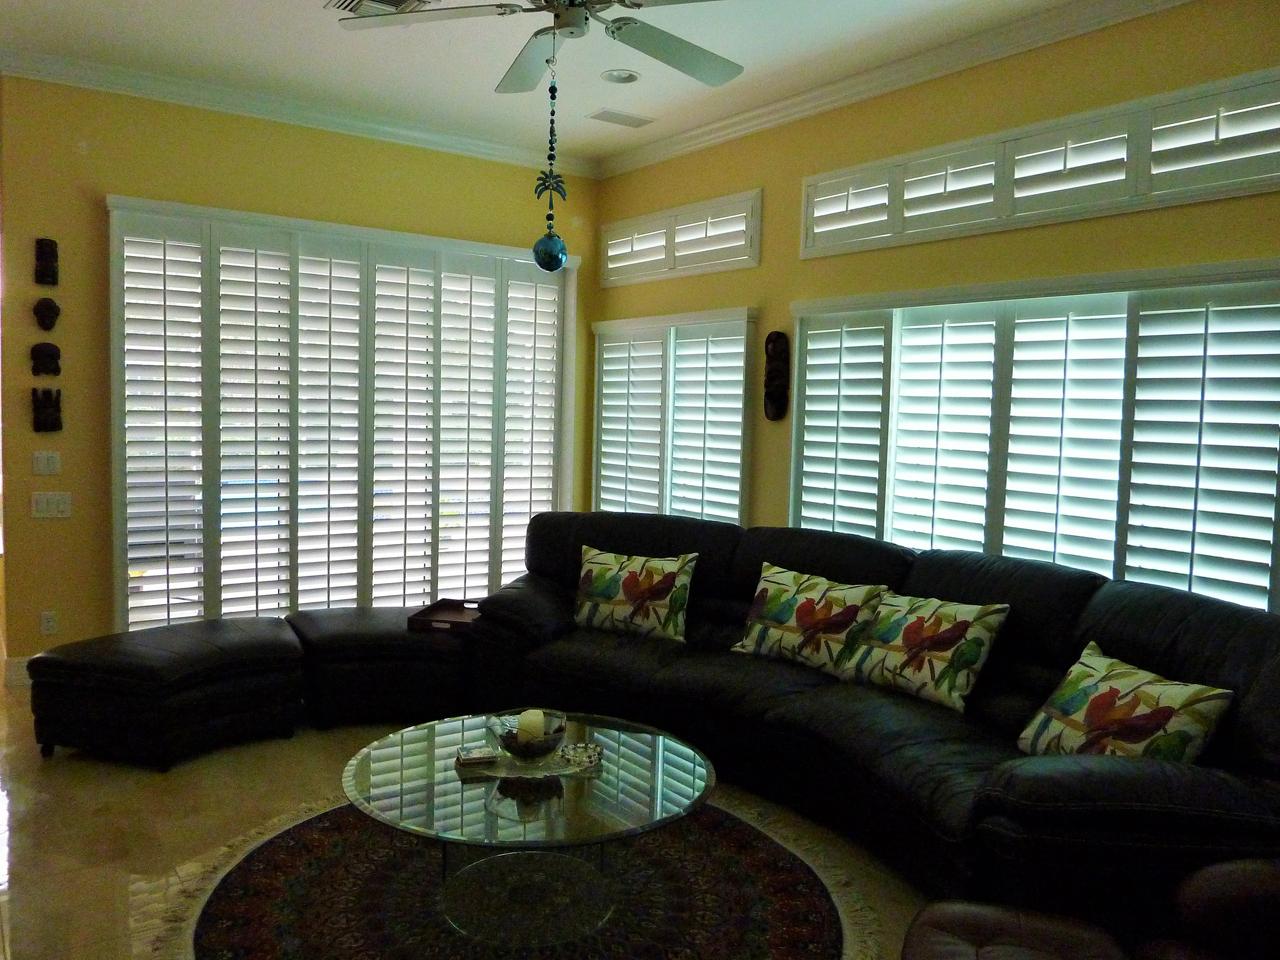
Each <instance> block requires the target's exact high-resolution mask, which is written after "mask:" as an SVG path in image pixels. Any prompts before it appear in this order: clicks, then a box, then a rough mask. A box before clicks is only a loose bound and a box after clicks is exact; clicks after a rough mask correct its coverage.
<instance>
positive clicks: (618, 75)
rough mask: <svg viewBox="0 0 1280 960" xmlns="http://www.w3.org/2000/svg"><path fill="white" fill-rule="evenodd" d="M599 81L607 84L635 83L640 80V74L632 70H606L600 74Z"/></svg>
mask: <svg viewBox="0 0 1280 960" xmlns="http://www.w3.org/2000/svg"><path fill="white" fill-rule="evenodd" d="M600 79H602V80H606V81H608V82H609V83H635V82H636V81H637V80H639V79H640V74H638V73H636V72H635V71H634V70H606V71H605V72H604V73H602V74H600Z"/></svg>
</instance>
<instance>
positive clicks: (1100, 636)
mask: <svg viewBox="0 0 1280 960" xmlns="http://www.w3.org/2000/svg"><path fill="white" fill-rule="evenodd" d="M1091 640H1092V641H1094V642H1096V643H1097V644H1098V645H1099V646H1100V647H1102V649H1103V650H1105V651H1106V652H1107V654H1108V655H1109V656H1113V657H1118V658H1120V659H1121V660H1124V661H1126V662H1127V663H1132V664H1134V665H1135V666H1139V667H1143V668H1144V669H1147V670H1152V671H1154V672H1156V673H1159V674H1160V675H1161V676H1163V677H1168V678H1169V679H1170V680H1179V681H1182V682H1185V683H1203V684H1209V685H1211V686H1215V687H1223V688H1225V689H1228V690H1234V691H1235V693H1236V705H1235V707H1234V708H1233V709H1231V710H1229V711H1228V712H1227V715H1226V716H1225V717H1223V719H1222V723H1221V724H1220V725H1219V728H1218V732H1217V734H1216V735H1215V736H1214V738H1213V741H1212V742H1211V743H1210V745H1209V747H1208V749H1207V751H1206V754H1205V756H1204V757H1203V759H1202V761H1201V762H1203V763H1208V764H1217V763H1223V764H1227V765H1232V764H1242V765H1244V766H1247V767H1250V768H1252V769H1254V770H1256V771H1257V772H1260V773H1264V774H1265V775H1267V776H1270V777H1273V778H1280V710H1277V709H1276V704H1277V703H1280V616H1277V615H1275V614H1270V613H1264V612H1263V611H1261V610H1250V609H1248V608H1246V607H1241V606H1238V605H1237V604H1234V603H1228V602H1226V601H1224V600H1214V599H1212V598H1210V597H1203V596H1197V595H1195V594H1191V593H1186V592H1184V591H1182V590H1172V589H1169V588H1168V587H1158V586H1152V585H1150V584H1144V583H1128V582H1115V583H1108V584H1107V585H1106V586H1104V587H1103V588H1102V589H1101V590H1099V591H1098V593H1097V596H1095V597H1094V598H1093V600H1092V601H1091V602H1090V603H1089V605H1088V606H1087V607H1086V608H1085V610H1084V612H1083V615H1082V616H1081V618H1080V623H1079V625H1078V627H1077V631H1076V643H1077V644H1078V645H1079V646H1080V647H1083V646H1084V645H1085V643H1087V642H1088V641H1091Z"/></svg>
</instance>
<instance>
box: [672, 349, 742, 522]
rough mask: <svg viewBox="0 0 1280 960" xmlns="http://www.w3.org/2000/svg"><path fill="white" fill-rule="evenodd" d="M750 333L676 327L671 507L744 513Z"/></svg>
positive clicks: (710, 516)
mask: <svg viewBox="0 0 1280 960" xmlns="http://www.w3.org/2000/svg"><path fill="white" fill-rule="evenodd" d="M745 356H746V338H745V337H744V336H742V335H741V334H736V335H735V334H728V335H716V334H714V333H708V332H706V331H700V330H699V329H698V328H697V327H696V326H691V327H686V328H678V329H677V330H676V337H675V355H674V362H673V370H672V407H671V414H670V417H669V420H670V422H671V457H670V463H671V466H670V477H671V479H670V484H669V489H668V499H669V510H668V512H669V513H672V514H675V515H676V516H685V517H698V518H701V519H705V520H727V521H729V522H730V523H737V522H739V520H740V519H741V517H740V514H741V501H742V491H741V477H742V406H743V390H744V387H745V384H744V382H743V375H744V363H745Z"/></svg>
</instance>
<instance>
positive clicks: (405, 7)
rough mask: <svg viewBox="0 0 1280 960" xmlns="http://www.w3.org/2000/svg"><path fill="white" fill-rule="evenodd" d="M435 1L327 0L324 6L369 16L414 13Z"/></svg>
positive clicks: (328, 8) (329, 8) (327, 8)
mask: <svg viewBox="0 0 1280 960" xmlns="http://www.w3.org/2000/svg"><path fill="white" fill-rule="evenodd" d="M433 2H435V0H325V5H324V7H325V9H326V10H341V11H342V12H343V13H356V14H362V15H363V16H366V17H368V16H376V15H377V14H381V13H413V12H414V11H415V10H421V9H422V8H423V7H426V6H428V5H429V4H431V3H433Z"/></svg>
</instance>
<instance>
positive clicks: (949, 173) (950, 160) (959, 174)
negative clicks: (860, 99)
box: [902, 147, 996, 232]
mask: <svg viewBox="0 0 1280 960" xmlns="http://www.w3.org/2000/svg"><path fill="white" fill-rule="evenodd" d="M995 183H996V158H995V149H994V148H992V147H987V148H984V149H980V150H970V151H966V152H964V153H959V154H952V155H950V156H946V157H938V158H937V159H930V160H918V161H916V162H915V163H909V164H907V167H906V171H905V178H904V181H903V205H902V217H903V226H904V229H906V230H907V231H908V232H909V231H912V230H925V229H929V228H931V227H942V226H949V225H951V224H956V223H969V222H972V221H975V220H988V219H990V218H991V217H992V216H994V215H995V200H996V188H995Z"/></svg>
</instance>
